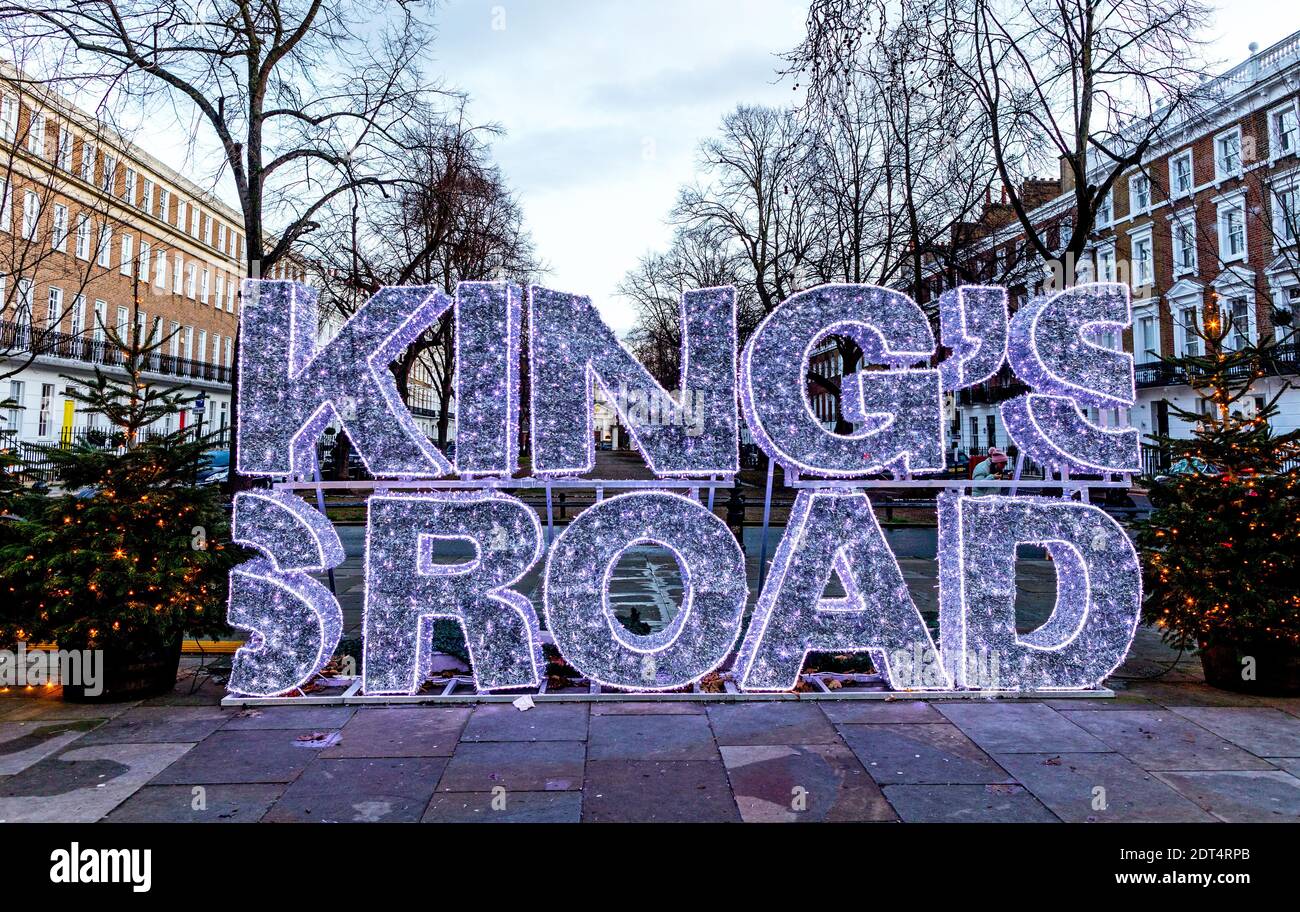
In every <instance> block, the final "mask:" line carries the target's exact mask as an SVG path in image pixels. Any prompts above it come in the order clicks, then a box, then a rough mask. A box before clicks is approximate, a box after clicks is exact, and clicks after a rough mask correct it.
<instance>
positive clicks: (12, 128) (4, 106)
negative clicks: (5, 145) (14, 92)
mask: <svg viewBox="0 0 1300 912" xmlns="http://www.w3.org/2000/svg"><path fill="white" fill-rule="evenodd" d="M17 135H18V99H17V98H11V97H9V96H8V95H5V96H4V97H3V98H0V139H3V140H4V141H5V142H13V141H14V137H15V136H17Z"/></svg>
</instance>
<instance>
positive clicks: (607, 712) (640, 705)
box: [591, 700, 704, 716]
mask: <svg viewBox="0 0 1300 912" xmlns="http://www.w3.org/2000/svg"><path fill="white" fill-rule="evenodd" d="M591 714H592V715H593V716H699V715H703V714H704V704H703V703H698V702H692V701H687V700H644V701H626V702H625V701H622V700H620V701H617V702H616V701H614V700H598V701H596V702H594V703H592V704H591Z"/></svg>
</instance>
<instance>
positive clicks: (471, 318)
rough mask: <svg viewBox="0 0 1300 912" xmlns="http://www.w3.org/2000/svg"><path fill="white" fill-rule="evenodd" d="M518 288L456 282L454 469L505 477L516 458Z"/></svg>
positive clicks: (519, 301) (517, 427) (503, 283)
mask: <svg viewBox="0 0 1300 912" xmlns="http://www.w3.org/2000/svg"><path fill="white" fill-rule="evenodd" d="M522 309H523V303H522V294H521V292H520V290H519V286H517V285H510V284H507V283H505V282H461V283H460V284H459V285H457V286H456V366H457V370H456V378H455V393H456V471H457V472H458V473H460V474H461V475H463V476H473V475H500V476H506V477H509V476H510V475H512V474H513V473H514V471H515V468H516V467H517V465H518V462H519V332H520V321H521V319H522Z"/></svg>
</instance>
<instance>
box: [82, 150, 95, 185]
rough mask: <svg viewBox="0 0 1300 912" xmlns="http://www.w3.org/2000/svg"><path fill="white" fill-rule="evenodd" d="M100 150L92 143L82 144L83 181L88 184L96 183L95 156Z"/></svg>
mask: <svg viewBox="0 0 1300 912" xmlns="http://www.w3.org/2000/svg"><path fill="white" fill-rule="evenodd" d="M97 154H98V150H97V149H96V148H95V144H94V143H92V142H87V141H83V142H82V143H81V179H82V180H84V181H85V182H86V183H88V184H93V183H94V182H95V156H96V155H97Z"/></svg>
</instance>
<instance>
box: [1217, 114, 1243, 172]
mask: <svg viewBox="0 0 1300 912" xmlns="http://www.w3.org/2000/svg"><path fill="white" fill-rule="evenodd" d="M1240 173H1241V127H1235V128H1234V129H1232V130H1229V131H1228V132H1227V133H1220V134H1219V135H1218V136H1216V137H1215V138H1214V177H1215V179H1216V180H1225V179H1227V178H1229V177H1236V176H1237V175H1239V174H1240Z"/></svg>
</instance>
